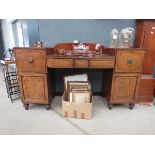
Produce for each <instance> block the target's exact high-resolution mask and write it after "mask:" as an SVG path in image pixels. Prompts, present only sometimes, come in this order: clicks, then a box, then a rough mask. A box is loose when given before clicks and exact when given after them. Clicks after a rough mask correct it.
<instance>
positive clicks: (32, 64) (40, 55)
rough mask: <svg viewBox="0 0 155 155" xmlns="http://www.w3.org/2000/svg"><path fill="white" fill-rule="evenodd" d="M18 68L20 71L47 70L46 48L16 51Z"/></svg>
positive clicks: (42, 71)
mask: <svg viewBox="0 0 155 155" xmlns="http://www.w3.org/2000/svg"><path fill="white" fill-rule="evenodd" d="M15 55H16V64H17V70H18V71H19V72H20V71H21V72H40V73H44V72H46V52H45V50H25V49H24V50H23V49H22V50H21V49H19V50H18V49H17V50H16V51H15Z"/></svg>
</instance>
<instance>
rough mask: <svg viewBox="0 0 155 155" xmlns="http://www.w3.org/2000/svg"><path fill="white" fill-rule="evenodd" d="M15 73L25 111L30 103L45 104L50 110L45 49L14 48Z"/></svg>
mask: <svg viewBox="0 0 155 155" xmlns="http://www.w3.org/2000/svg"><path fill="white" fill-rule="evenodd" d="M14 50H15V57H16V65H17V72H18V76H19V82H20V90H21V98H22V102H23V105H24V106H25V109H26V110H27V109H28V107H29V104H30V103H35V104H45V105H47V109H49V108H50V104H49V101H50V98H51V96H50V95H51V94H49V89H50V88H48V82H47V81H48V74H47V67H46V49H44V48H22V49H21V48H15V49H14Z"/></svg>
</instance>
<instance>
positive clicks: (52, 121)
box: [0, 68, 155, 135]
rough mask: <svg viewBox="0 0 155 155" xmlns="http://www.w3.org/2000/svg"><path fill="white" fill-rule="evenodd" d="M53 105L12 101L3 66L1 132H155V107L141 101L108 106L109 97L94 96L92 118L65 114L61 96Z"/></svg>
mask: <svg viewBox="0 0 155 155" xmlns="http://www.w3.org/2000/svg"><path fill="white" fill-rule="evenodd" d="M51 105H52V109H51V110H46V109H45V106H42V105H30V109H29V110H28V111H26V110H25V109H24V108H23V106H22V103H21V101H20V100H17V101H14V102H13V103H11V102H10V99H9V98H8V97H7V93H6V88H5V83H4V81H3V75H2V70H1V68H0V134H1V135H3V134H5V135H6V134H7V135H18V134H24V135H25V134H26V135H27V134H52V135H58V134H60V135H65V134H67V135H68V134H69V135H73V134H74V135H85V134H86V135H94V134H95V135H96V134H108V135H109V134H112V135H113V134H119V135H120V134H121V135H122V134H134V135H135V134H138V135H139V134H155V107H154V105H151V106H144V105H138V104H136V106H135V107H134V110H129V108H128V106H127V105H115V106H114V107H113V109H112V110H108V108H107V101H106V100H105V98H103V97H101V96H94V101H93V109H92V119H91V120H82V119H74V118H64V117H63V116H62V111H61V96H56V97H55V98H54V99H53V101H52V103H51Z"/></svg>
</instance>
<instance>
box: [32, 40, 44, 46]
mask: <svg viewBox="0 0 155 155" xmlns="http://www.w3.org/2000/svg"><path fill="white" fill-rule="evenodd" d="M34 47H44V43H43V42H42V41H36V42H35V43H34Z"/></svg>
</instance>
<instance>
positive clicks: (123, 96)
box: [110, 74, 138, 103]
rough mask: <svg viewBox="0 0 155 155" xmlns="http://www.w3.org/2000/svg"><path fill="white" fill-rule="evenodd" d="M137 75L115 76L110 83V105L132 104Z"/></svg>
mask: <svg viewBox="0 0 155 155" xmlns="http://www.w3.org/2000/svg"><path fill="white" fill-rule="evenodd" d="M137 81H138V75H137V74H115V75H114V77H113V81H112V96H111V100H110V102H111V103H126V102H134V100H135V93H136V86H137Z"/></svg>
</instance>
